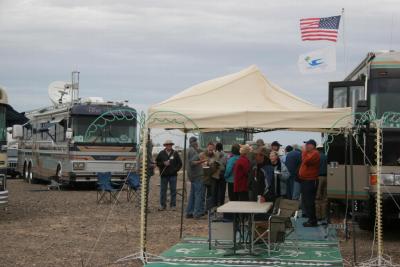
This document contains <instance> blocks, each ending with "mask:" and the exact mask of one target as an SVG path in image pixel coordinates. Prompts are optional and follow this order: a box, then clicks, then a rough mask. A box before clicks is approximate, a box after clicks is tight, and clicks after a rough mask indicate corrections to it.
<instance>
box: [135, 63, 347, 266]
mask: <svg viewBox="0 0 400 267" xmlns="http://www.w3.org/2000/svg"><path fill="white" fill-rule="evenodd" d="M350 114H351V110H350V109H347V108H344V109H322V108H318V107H316V106H314V105H312V104H310V103H309V102H307V101H304V100H303V99H301V98H298V97H296V96H295V95H293V94H291V93H289V92H287V91H285V90H284V89H282V88H280V87H279V86H277V85H274V84H273V83H271V82H270V81H268V80H267V79H266V78H265V77H264V75H263V74H262V73H261V71H260V70H259V69H258V68H257V67H256V66H250V67H248V68H246V69H244V70H242V71H240V72H237V73H234V74H230V75H227V76H223V77H220V78H216V79H213V80H210V81H206V82H203V83H200V84H197V85H195V86H193V87H191V88H189V89H187V90H185V91H183V92H181V93H179V94H177V95H175V96H173V97H171V98H169V99H167V100H165V101H163V102H161V103H159V104H156V105H153V106H151V107H150V109H149V112H148V117H147V120H146V125H145V127H144V136H143V137H144V138H143V144H147V143H148V140H149V138H150V133H149V131H148V129H149V128H164V129H167V128H168V129H182V130H185V142H184V151H186V143H187V142H186V141H187V134H186V132H187V131H188V130H192V129H200V130H201V131H204V130H215V131H218V130H229V129H249V130H252V129H257V130H272V129H290V130H300V131H327V130H329V129H331V128H341V127H345V126H346V125H347V124H348V121H349V119H350V116H349V115H350ZM183 157H184V159H183V161H184V164H183V166H184V168H185V166H186V164H185V161H186V152H184V153H183ZM146 166H147V146H146V145H145V146H143V156H142V168H141V169H142V177H143V178H144V179H143V180H142V189H141V227H140V229H141V231H140V247H141V251H140V253H139V255H140V256H139V257H140V258H141V259H144V261H145V260H146V227H147V203H148V202H147V193H146V192H147V189H146V187H147V174H146V169H147V167H146ZM185 177H186V172H185V171H183V181H182V183H183V187H182V188H185V186H186V182H185ZM184 195H185V194H182V206H181V226H180V236H181V237H182V231H183V210H184ZM134 257H136V256H135V255H134Z"/></svg>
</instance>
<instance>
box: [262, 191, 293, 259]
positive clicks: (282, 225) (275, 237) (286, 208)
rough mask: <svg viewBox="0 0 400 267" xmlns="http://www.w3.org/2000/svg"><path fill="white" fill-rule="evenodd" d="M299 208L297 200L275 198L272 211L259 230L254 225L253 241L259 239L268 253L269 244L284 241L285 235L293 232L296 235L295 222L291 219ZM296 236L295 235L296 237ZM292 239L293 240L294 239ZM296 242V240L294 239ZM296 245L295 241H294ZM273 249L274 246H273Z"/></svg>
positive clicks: (269, 249)
mask: <svg viewBox="0 0 400 267" xmlns="http://www.w3.org/2000/svg"><path fill="white" fill-rule="evenodd" d="M298 210H299V201H297V200H289V199H281V198H279V199H277V200H276V201H275V205H274V211H273V213H272V215H271V216H270V217H269V219H268V222H267V224H266V225H263V226H264V227H263V228H261V229H260V230H259V229H257V227H254V229H255V230H254V233H255V235H256V236H255V238H254V242H257V241H259V240H261V241H262V242H264V244H265V245H266V246H267V247H268V253H270V251H271V247H272V245H271V244H274V246H275V247H277V245H279V244H282V243H284V242H285V239H286V237H287V236H289V235H290V234H291V233H293V232H294V234H295V235H296V236H297V233H296V228H295V224H294V223H293V222H292V220H294V221H296V220H297V215H298ZM296 238H297V237H295V239H296ZM295 239H294V240H295ZM295 242H296V240H295ZM296 247H297V248H298V246H297V242H296ZM274 250H275V248H274Z"/></svg>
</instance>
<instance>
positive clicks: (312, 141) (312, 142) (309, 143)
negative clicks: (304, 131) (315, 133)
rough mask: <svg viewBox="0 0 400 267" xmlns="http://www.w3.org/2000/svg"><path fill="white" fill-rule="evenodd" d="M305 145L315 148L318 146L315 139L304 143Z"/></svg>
mask: <svg viewBox="0 0 400 267" xmlns="http://www.w3.org/2000/svg"><path fill="white" fill-rule="evenodd" d="M304 144H306V145H313V146H315V147H316V146H317V142H315V140H314V139H310V140H308V141H304Z"/></svg>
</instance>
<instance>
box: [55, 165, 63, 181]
mask: <svg viewBox="0 0 400 267" xmlns="http://www.w3.org/2000/svg"><path fill="white" fill-rule="evenodd" d="M54 178H55V180H56V182H57V183H61V182H62V167H61V165H57V169H56V175H55V177H54Z"/></svg>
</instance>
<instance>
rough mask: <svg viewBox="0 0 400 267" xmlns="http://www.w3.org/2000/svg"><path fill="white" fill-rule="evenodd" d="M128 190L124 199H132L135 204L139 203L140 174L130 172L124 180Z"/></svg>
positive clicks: (129, 200)
mask: <svg viewBox="0 0 400 267" xmlns="http://www.w3.org/2000/svg"><path fill="white" fill-rule="evenodd" d="M126 183H127V186H128V190H127V191H126V192H127V193H126V200H127V201H128V202H131V201H134V202H135V203H136V204H137V206H139V203H140V189H141V187H140V176H139V175H138V174H137V173H130V174H129V175H128V179H127V180H126Z"/></svg>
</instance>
